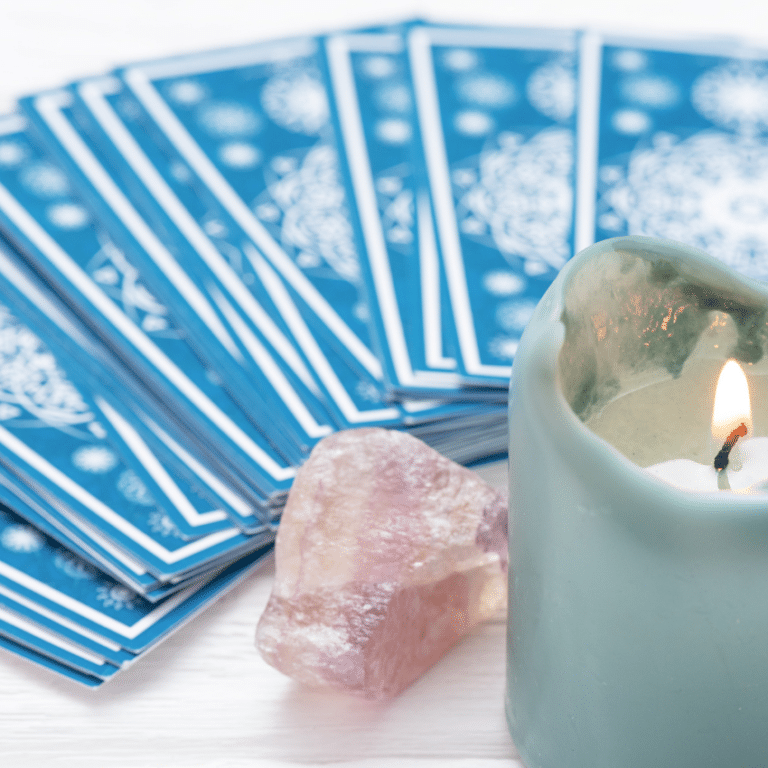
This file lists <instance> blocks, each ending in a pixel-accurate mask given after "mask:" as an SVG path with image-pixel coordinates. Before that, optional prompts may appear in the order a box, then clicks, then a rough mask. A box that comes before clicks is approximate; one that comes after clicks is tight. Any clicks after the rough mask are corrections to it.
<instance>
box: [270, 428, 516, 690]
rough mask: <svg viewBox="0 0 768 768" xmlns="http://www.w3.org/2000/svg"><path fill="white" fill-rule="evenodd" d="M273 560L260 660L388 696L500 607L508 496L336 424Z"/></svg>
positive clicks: (298, 487) (294, 498) (387, 439)
mask: <svg viewBox="0 0 768 768" xmlns="http://www.w3.org/2000/svg"><path fill="white" fill-rule="evenodd" d="M275 555H276V574H275V584H274V587H273V590H272V595H271V596H270V598H269V602H268V603H267V607H266V609H265V611H264V614H263V616H262V617H261V620H260V621H259V626H258V629H257V644H258V647H259V650H260V651H261V654H262V656H263V657H264V658H265V659H266V661H267V662H269V663H270V664H271V665H272V666H274V667H276V668H277V669H279V670H280V671H281V672H284V673H285V674H286V675H290V676H291V677H293V678H295V679H297V680H300V681H302V682H305V683H309V684H311V685H325V686H332V687H334V688H339V689H341V690H344V691H347V692H348V693H353V694H357V695H360V696H364V697H366V698H372V699H386V698H390V697H392V696H395V695H396V694H398V693H400V692H401V691H402V690H403V689H404V688H406V687H407V686H408V685H410V684H411V683H412V682H413V681H414V680H415V679H416V678H417V677H418V676H419V675H421V674H422V673H423V672H424V671H425V670H426V669H428V668H429V667H430V666H432V665H433V664H434V663H435V662H436V661H438V659H440V658H441V657H442V656H443V655H444V654H445V653H446V652H447V651H448V650H449V649H450V648H451V647H452V646H453V645H454V644H455V643H456V642H457V641H458V640H459V639H460V638H462V637H463V636H464V635H466V634H467V633H468V632H469V631H470V630H471V629H472V628H473V627H474V626H475V625H476V624H478V623H479V622H481V621H483V620H485V619H488V618H490V617H492V616H493V615H494V614H495V613H496V612H497V611H498V610H499V608H500V607H501V606H502V605H503V603H504V601H505V599H506V566H507V503H506V499H505V498H504V496H502V495H501V494H500V493H499V492H498V491H496V490H494V489H493V488H491V487H490V486H489V485H487V484H486V483H485V482H484V481H483V480H482V479H481V478H480V477H479V476H478V475H476V474H475V473H474V472H472V471H470V470H469V469H467V468H466V467H462V466H460V465H459V464H455V463H454V462H452V461H450V460H448V459H446V458H445V457H443V456H441V455H440V454H439V453H437V452H436V451H434V450H433V449H432V448H430V447H429V446H427V445H426V444H425V443H423V442H421V441H420V440H417V439H416V438H414V437H411V436H410V435H407V434H405V433H403V432H397V431H388V430H385V429H357V430H348V431H346V432H338V433H336V434H333V435H331V436H330V437H327V438H325V439H324V440H322V441H321V442H320V443H318V445H317V446H316V447H315V449H314V450H313V451H312V454H311V455H310V457H309V459H308V460H307V462H306V464H304V466H303V467H301V469H300V470H299V471H298V473H297V475H296V480H295V481H294V485H293V488H292V489H291V492H290V495H289V497H288V502H287V504H286V506H285V511H284V512H283V516H282V520H281V522H280V529H279V531H278V535H277V543H276V549H275Z"/></svg>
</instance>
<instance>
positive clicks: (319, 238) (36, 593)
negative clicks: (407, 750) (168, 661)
mask: <svg viewBox="0 0 768 768" xmlns="http://www.w3.org/2000/svg"><path fill="white" fill-rule="evenodd" d="M725 53H727V52H723V51H720V52H719V53H718V52H717V51H713V50H712V49H711V47H710V49H707V50H705V49H704V47H702V46H701V45H699V47H698V48H696V47H695V46H694V47H691V48H689V49H688V50H683V49H679V50H678V49H675V48H674V47H673V46H671V44H668V43H664V44H652V43H641V42H638V41H627V40H613V41H611V40H606V39H600V38H597V37H596V36H593V35H581V34H578V33H576V32H571V31H553V30H549V31H536V30H502V29H492V30H491V29H481V28H460V27H446V26H438V25H431V24H424V23H421V22H414V23H409V24H403V25H397V26H393V27H385V28H380V29H369V30H363V31H354V32H340V33H338V34H332V35H325V36H322V37H305V38H299V39H292V40H287V41H285V40H284V41H276V42H266V43H264V42H262V43H258V44H254V45H252V46H246V47H242V48H236V49H229V50H221V51H215V52H210V53H204V54H199V55H189V56H182V57H177V58H172V59H167V60H162V61H153V62H149V63H145V64H138V65H132V66H128V67H126V68H123V69H120V70H118V71H115V72H113V73H110V74H107V75H103V76H96V77H93V78H89V79H86V80H83V81H81V82H77V83H74V84H72V85H69V86H68V87H63V88H58V89H56V90H52V91H49V92H45V93H41V94H36V95H32V96H29V97H27V98H24V99H21V100H20V102H19V108H18V111H17V113H16V114H13V115H9V116H7V117H5V118H2V119H0V296H2V299H1V304H0V361H1V362H0V502H1V505H0V645H2V646H4V647H5V648H7V649H9V650H10V651H12V652H14V653H17V654H19V655H21V656H24V657H27V658H28V659H31V660H33V661H36V662H38V663H39V664H42V665H45V666H47V667H49V668H51V669H53V670H55V671H57V672H60V673H62V674H64V675H67V676H69V677H70V678H73V679H74V680H77V681H80V682H82V683H84V684H86V685H90V686H97V685H99V684H101V683H102V682H103V681H105V680H107V679H109V678H111V677H112V676H114V675H115V674H116V673H117V672H118V671H120V669H121V668H124V667H125V666H127V665H129V664H130V662H131V661H132V660H133V659H135V658H136V657H137V656H138V655H140V654H141V653H143V652H144V651H146V650H148V649H149V648H151V647H152V646H153V645H154V644H155V643H157V642H158V641H159V640H160V639H162V638H163V637H164V636H165V635H167V634H168V633H169V632H171V631H172V630H173V629H174V628H175V627H178V626H179V625H180V624H181V623H182V622H183V621H184V620H185V619H187V618H188V617H190V616H191V615H193V614H194V613H196V612H198V611H199V610H201V609H202V608H203V607H204V606H205V605H206V604H207V603H209V602H210V601H212V600H214V599H215V598H216V597H217V596H218V595H219V594H221V592H222V591H223V590H225V589H227V587H229V586H231V585H232V584H234V583H236V582H237V580H238V579H240V578H242V577H244V576H245V575H247V574H248V573H249V571H250V570H251V569H253V568H254V567H256V566H257V565H258V563H259V562H260V561H261V560H262V559H263V557H264V556H265V555H266V554H267V553H268V552H269V550H270V547H271V544H272V542H273V540H274V536H275V530H276V526H277V523H278V520H279V515H280V510H281V507H282V505H283V504H284V501H285V496H286V493H287V491H288V490H289V488H290V484H291V480H292V478H293V476H294V474H295V472H296V469H297V467H299V466H300V465H301V463H302V462H303V461H304V460H305V459H306V457H307V455H308V453H309V451H310V450H311V449H312V447H313V445H314V444H315V443H317V441H318V440H320V439H321V438H322V437H323V436H325V435H328V434H330V433H331V432H333V431H335V430H340V429H349V428H356V427H370V426H377V427H385V428H390V429H401V430H406V431H408V432H410V433H411V434H413V435H416V436H418V437H420V438H421V439H423V440H425V441H426V442H428V443H429V444H431V445H432V446H434V447H435V448H437V449H438V450H440V451H441V452H442V453H444V454H445V455H447V456H449V457H451V458H454V459H455V460H457V461H461V462H466V463H468V462H471V461H477V460H481V459H484V458H488V457H491V456H496V455H499V454H503V453H504V452H505V451H506V427H505V404H506V397H507V387H508V383H509V376H510V366H511V362H512V359H513V357H514V353H515V350H516V348H517V344H518V341H519V339H520V335H521V333H522V331H523V328H524V327H525V325H526V323H527V321H528V319H529V318H530V316H531V314H532V312H533V311H534V308H535V306H536V304H537V302H538V300H539V298H540V297H541V296H542V295H543V293H544V291H545V290H546V288H547V286H548V285H549V284H550V283H551V281H552V280H553V278H554V277H555V275H556V274H557V272H558V270H559V269H560V268H561V267H562V266H563V264H565V262H566V261H567V260H568V259H569V258H570V257H571V256H572V255H573V252H574V245H575V244H577V245H579V246H581V245H587V244H589V243H590V242H591V241H592V240H593V239H594V237H595V234H596V233H597V235H598V236H599V237H607V236H611V235H617V234H626V233H627V232H631V233H633V234H634V233H642V234H650V235H658V236H662V237H674V238H675V239H679V240H685V241H687V242H690V243H692V244H698V245H701V246H703V247H705V248H709V249H710V250H712V251H713V252H714V253H715V255H722V256H725V257H728V255H729V254H730V256H729V257H730V258H731V259H740V260H741V261H740V262H739V264H738V265H737V266H741V267H743V268H744V269H746V270H752V272H753V273H756V272H759V270H760V269H763V270H764V271H766V270H765V265H766V263H768V262H767V261H766V259H765V255H766V247H767V246H766V245H765V243H766V238H765V237H764V235H765V233H762V234H761V231H760V227H761V226H763V227H764V225H763V224H762V222H763V221H764V220H765V216H762V217H761V216H759V215H758V214H760V213H761V212H763V211H764V210H768V195H767V194H766V191H765V189H766V187H765V179H766V175H767V174H768V171H767V170H764V169H766V168H768V163H767V162H766V160H765V156H766V152H767V150H766V149H765V145H764V144H762V143H760V140H759V137H760V136H761V132H762V133H764V132H765V131H766V129H768V110H766V104H768V99H766V98H765V94H766V93H768V74H766V72H767V70H765V68H764V67H763V68H761V67H762V65H761V64H759V63H757V62H755V61H754V60H752V61H749V62H744V61H741V62H734V61H733V60H732V59H730V58H728V57H727V56H726V55H725ZM750 88H751V89H753V90H754V91H755V93H757V94H758V96H760V95H761V94H762V98H758V99H756V100H753V101H752V102H750V101H749V100H748V99H746V100H745V99H744V98H741V97H739V98H736V99H735V100H734V99H733V98H729V96H732V95H733V94H734V93H739V94H741V95H742V96H743V95H744V93H746V92H747V91H749V89H750ZM739 89H741V90H739ZM750 105H751V106H750ZM577 157H578V163H577ZM710 166H711V167H710ZM715 166H716V167H715ZM673 171H674V172H673ZM758 177H759V178H758ZM742 182H743V183H742ZM761 183H762V184H763V186H762V187H760V186H759V185H760V184H761ZM681 190H683V191H684V193H685V194H682V195H681V194H680V191H681ZM577 192H578V194H577ZM692 194H693V195H694V197H692V196H691V195H692ZM728 194H731V195H732V196H734V200H735V201H736V202H735V203H734V204H733V205H731V206H730V207H728V206H724V207H723V206H720V207H719V208H717V207H716V206H715V207H713V206H712V205H709V202H711V201H713V200H715V201H718V200H719V201H722V198H723V195H728ZM695 195H699V197H698V198H695ZM739 195H741V197H739ZM737 198H738V199H737ZM742 198H743V199H742ZM577 200H578V206H577V204H576V203H577ZM708 201H709V202H708ZM739 201H741V202H739ZM761 205H762V208H761V207H760V206H761ZM697 206H698V208H697ZM701 211H704V212H705V213H706V215H704V214H702V213H701ZM713 211H716V212H717V215H716V217H715V220H712V218H711V217H709V218H707V216H708V215H709V214H710V213H712V212H713ZM707 212H708V213H707ZM750 227H751V229H750ZM654 228H655V229H654ZM761 249H762V250H761ZM718 251H719V252H718ZM742 262H743V263H742Z"/></svg>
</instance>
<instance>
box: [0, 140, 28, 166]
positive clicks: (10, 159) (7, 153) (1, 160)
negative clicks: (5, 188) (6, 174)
mask: <svg viewBox="0 0 768 768" xmlns="http://www.w3.org/2000/svg"><path fill="white" fill-rule="evenodd" d="M26 156H27V150H26V149H25V148H24V147H22V146H21V144H17V143H16V142H15V141H0V165H2V166H5V167H6V168H11V167H12V166H14V165H18V164H19V163H20V162H21V161H22V160H23V159H24V158H25V157H26Z"/></svg>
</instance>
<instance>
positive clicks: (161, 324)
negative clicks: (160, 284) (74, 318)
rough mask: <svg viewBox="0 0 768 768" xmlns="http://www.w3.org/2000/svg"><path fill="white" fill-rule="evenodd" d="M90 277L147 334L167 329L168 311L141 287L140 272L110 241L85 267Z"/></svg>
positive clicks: (143, 286) (168, 325)
mask: <svg viewBox="0 0 768 768" xmlns="http://www.w3.org/2000/svg"><path fill="white" fill-rule="evenodd" d="M88 270H89V272H90V275H91V277H92V278H93V279H94V280H95V281H96V282H97V283H99V284H100V285H101V286H103V287H104V290H105V292H106V293H107V294H108V295H109V296H110V297H111V298H112V299H113V300H117V301H119V302H120V305H121V306H122V308H123V310H124V311H125V313H126V314H127V315H128V316H129V317H130V318H131V319H132V320H133V321H134V322H137V323H139V324H140V325H141V327H142V328H143V329H144V330H145V331H147V332H148V333H151V332H156V331H164V330H166V329H168V328H169V327H170V323H169V322H168V319H167V314H168V310H167V308H166V307H165V306H163V305H162V304H161V303H160V302H159V301H158V300H157V299H156V298H155V297H154V295H153V294H152V293H150V291H149V289H148V288H147V287H146V286H145V285H144V283H143V282H142V279H141V275H140V274H139V271H138V270H137V269H136V268H135V267H134V266H133V265H132V264H131V263H130V262H129V261H128V260H127V259H126V258H125V254H123V252H122V251H121V250H120V249H119V248H118V247H117V246H116V245H115V244H114V243H113V242H111V241H106V242H105V243H103V245H102V246H101V248H100V249H99V250H98V251H97V252H96V253H95V254H94V256H93V258H92V259H91V260H90V262H89V264H88Z"/></svg>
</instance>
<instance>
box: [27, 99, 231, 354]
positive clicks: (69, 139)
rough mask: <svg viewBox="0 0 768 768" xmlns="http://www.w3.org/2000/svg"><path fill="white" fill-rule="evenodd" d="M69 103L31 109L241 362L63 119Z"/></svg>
mask: <svg viewBox="0 0 768 768" xmlns="http://www.w3.org/2000/svg"><path fill="white" fill-rule="evenodd" d="M71 100H72V97H71V96H70V94H69V93H67V92H66V91H57V92H55V93H48V94H44V95H42V96H38V97H37V98H36V99H35V100H34V105H35V109H36V110H37V111H38V113H39V114H40V116H41V117H42V118H43V119H44V120H45V122H46V123H47V124H48V127H49V128H50V129H51V131H53V133H54V135H55V136H56V138H57V139H58V140H59V141H60V142H61V144H62V146H63V147H64V148H65V149H66V150H67V152H68V153H69V154H70V156H71V157H72V159H73V160H74V161H75V162H76V163H77V165H78V166H79V168H80V169H81V170H82V171H83V173H84V174H85V175H86V177H87V178H88V179H89V181H90V182H91V183H92V184H93V186H94V187H95V189H96V190H97V191H98V193H99V194H100V195H101V196H102V198H103V199H104V202H106V203H107V205H109V207H110V208H111V209H112V210H113V211H114V213H115V214H116V215H117V216H118V217H119V219H120V220H121V221H122V222H123V223H124V224H125V226H126V227H127V229H128V230H129V231H130V233H131V234H132V235H133V236H134V237H135V238H136V241H137V242H138V243H139V245H141V247H142V248H143V249H144V250H145V251H147V253H149V254H150V255H151V256H152V258H153V259H154V260H155V261H156V262H157V263H162V265H163V270H164V271H167V272H169V273H171V274H172V275H173V282H174V285H175V286H176V287H177V288H178V290H179V291H180V292H181V293H182V294H183V295H184V298H185V299H186V301H187V302H188V303H189V305H190V306H191V307H192V308H193V309H194V311H195V312H196V313H197V314H198V315H199V317H200V319H201V320H202V321H203V322H204V323H205V324H206V326H208V328H209V329H210V331H211V332H212V333H213V334H214V335H215V336H216V338H217V339H218V340H219V342H220V343H221V345H222V346H223V347H224V348H225V349H226V350H227V352H229V354H230V355H232V357H233V358H234V359H235V360H237V361H239V362H242V355H241V354H240V350H239V349H238V348H237V345H236V344H235V342H234V341H233V340H232V337H231V336H230V335H229V333H228V332H227V329H226V328H225V327H224V324H223V323H222V322H221V320H220V319H219V317H218V315H217V314H216V312H215V311H214V309H213V307H212V306H211V305H210V303H209V302H208V300H207V299H206V298H205V296H204V295H203V293H202V291H201V290H200V289H199V288H198V287H197V286H196V285H195V284H194V283H193V282H192V280H190V278H189V275H187V273H186V272H184V270H183V269H181V268H180V267H179V265H178V264H177V263H176V261H175V259H174V258H173V256H172V255H171V254H170V253H169V251H168V249H167V248H166V247H165V246H164V245H163V243H162V242H161V241H160V239H159V238H158V237H157V235H156V234H155V233H154V232H153V231H152V229H151V227H149V225H148V224H147V223H146V222H145V221H144V219H143V218H142V217H141V216H140V215H139V213H138V211H137V210H136V209H135V208H134V207H133V205H132V204H131V202H130V200H128V198H127V197H126V196H125V195H124V194H123V192H122V190H121V189H120V187H118V186H117V184H115V182H114V181H113V179H112V177H111V176H110V175H109V174H108V173H107V172H106V170H105V169H104V167H103V166H102V165H101V163H99V161H98V160H97V159H96V157H95V156H94V154H93V153H92V152H91V151H90V149H88V147H87V146H86V144H85V142H84V141H83V140H82V138H80V136H79V135H78V133H77V131H75V130H74V128H72V125H71V124H70V122H69V121H68V120H67V119H66V118H65V117H64V114H63V112H62V109H64V108H65V107H68V106H70V104H71Z"/></svg>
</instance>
